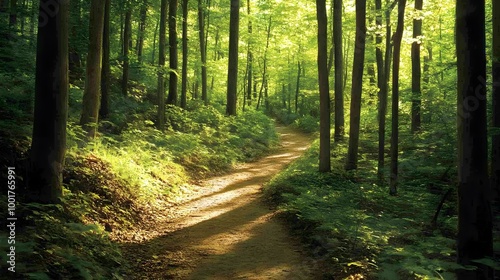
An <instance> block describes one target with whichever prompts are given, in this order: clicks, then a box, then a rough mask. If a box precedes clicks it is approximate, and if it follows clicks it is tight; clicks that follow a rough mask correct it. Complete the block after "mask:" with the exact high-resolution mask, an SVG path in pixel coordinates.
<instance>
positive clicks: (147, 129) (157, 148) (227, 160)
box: [0, 77, 278, 279]
mask: <svg viewBox="0 0 500 280" xmlns="http://www.w3.org/2000/svg"><path fill="white" fill-rule="evenodd" d="M8 79H11V78H8ZM6 80H7V78H5V77H3V78H2V77H0V83H1V82H2V81H6ZM141 94H144V93H143V92H142V93H137V95H136V96H133V97H131V98H123V97H120V96H118V95H117V96H113V98H112V100H113V102H112V108H113V109H112V111H111V113H110V115H109V118H108V119H106V120H102V121H101V122H100V125H99V137H97V138H96V139H95V140H93V141H90V142H87V141H86V140H85V139H86V138H85V133H84V132H83V131H82V129H81V127H80V126H79V125H78V124H77V121H78V114H79V110H78V106H76V104H79V103H80V102H81V97H82V89H81V88H80V87H78V86H76V85H74V86H72V88H71V90H70V104H73V105H74V106H70V108H73V109H72V110H71V111H70V115H69V123H68V131H67V153H66V164H65V170H64V176H63V178H64V180H63V184H64V195H63V198H62V202H61V203H60V204H59V205H41V204H36V203H23V202H22V200H21V198H19V201H20V203H19V204H18V209H17V210H16V215H18V219H19V221H20V222H19V223H18V224H17V228H16V237H17V239H16V254H17V255H16V257H17V260H18V262H17V264H16V277H17V279H126V276H124V275H126V274H127V263H126V258H125V257H124V256H123V255H122V253H121V250H120V248H119V245H118V242H119V240H120V233H121V232H124V231H127V230H128V229H131V228H133V227H135V226H137V225H138V224H140V223H142V222H143V221H145V220H146V219H148V220H151V217H153V216H154V215H156V213H157V212H158V211H159V209H160V208H161V207H165V206H168V205H171V203H175V201H176V200H177V199H180V198H182V196H183V194H184V192H187V191H189V190H188V189H189V188H191V186H190V182H191V181H193V180H197V179H200V178H204V177H208V176H212V175H215V174H219V173H223V172H226V171H228V170H229V169H230V168H231V167H232V166H233V165H234V164H235V163H237V162H243V161H251V160H253V159H256V158H258V157H261V156H262V155H264V154H266V153H268V152H269V151H270V150H271V149H272V148H273V147H274V146H275V144H276V143H277V140H278V139H277V133H276V131H275V129H274V122H273V121H272V120H271V119H270V118H268V117H267V116H265V115H264V114H263V113H262V112H258V111H247V112H244V113H241V114H240V115H238V116H236V117H227V116H225V115H224V113H223V112H222V110H221V108H216V107H212V106H203V105H202V104H201V103H200V102H197V101H191V102H190V103H189V106H188V108H187V109H186V110H184V109H181V108H179V107H174V106H170V107H167V109H166V120H167V129H166V131H164V132H161V131H158V130H157V129H155V125H154V124H155V121H156V120H155V107H154V105H152V104H151V103H149V102H148V101H147V100H144V99H141V96H140V95H141ZM12 98H13V97H11V96H10V95H7V93H5V94H0V104H19V106H18V105H15V106H10V107H9V106H4V107H3V108H5V111H0V115H1V116H2V119H1V120H0V128H1V134H0V136H1V138H0V151H1V152H2V153H1V157H0V166H1V167H2V170H7V167H8V166H15V167H16V173H17V179H16V180H17V189H18V190H19V193H22V190H23V188H24V187H25V186H24V177H25V174H26V169H27V167H28V159H29V145H30V142H31V140H30V133H31V112H30V106H25V105H23V104H25V103H26V102H29V96H28V95H26V96H21V95H17V94H16V95H15V98H16V99H15V100H14V99H12ZM75 108H76V109H75ZM27 109H28V110H27ZM124 112H126V113H124ZM1 176H2V178H3V177H4V176H6V172H3V171H2V175H1ZM5 180H6V178H5ZM4 193H6V191H5V192H2V195H0V207H1V209H7V205H4V204H5V203H6V201H7V198H6V197H5V196H4ZM2 223H3V222H2ZM5 228H6V226H5V225H4V224H2V231H1V232H0V248H1V249H2V251H7V249H8V248H7V247H6V246H8V243H7V240H6V238H7V236H8V235H7V232H5ZM6 257H7V256H6V255H5V254H3V255H2V257H1V261H2V264H1V265H0V266H1V269H2V270H3V271H6V269H7V268H6V264H7V263H6V261H7V259H6ZM28 259H29V260H30V261H26V260H28Z"/></svg>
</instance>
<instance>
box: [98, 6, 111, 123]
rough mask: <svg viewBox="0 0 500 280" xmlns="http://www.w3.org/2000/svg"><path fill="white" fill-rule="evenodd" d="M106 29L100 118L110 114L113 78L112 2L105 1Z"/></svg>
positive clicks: (103, 44) (103, 45)
mask: <svg viewBox="0 0 500 280" xmlns="http://www.w3.org/2000/svg"><path fill="white" fill-rule="evenodd" d="M104 2H106V4H105V7H104V28H103V37H102V70H101V71H102V72H101V107H100V109H99V116H100V117H101V118H106V117H107V116H108V114H109V86H110V83H109V82H110V78H111V69H110V65H109V54H110V41H109V36H110V33H109V25H110V13H111V0H104Z"/></svg>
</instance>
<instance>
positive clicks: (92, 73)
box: [80, 0, 106, 138]
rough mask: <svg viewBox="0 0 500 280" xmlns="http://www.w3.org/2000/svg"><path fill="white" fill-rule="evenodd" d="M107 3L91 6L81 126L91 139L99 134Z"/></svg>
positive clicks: (95, 1) (99, 1)
mask: <svg viewBox="0 0 500 280" xmlns="http://www.w3.org/2000/svg"><path fill="white" fill-rule="evenodd" d="M105 4H106V2H105V1H101V0H92V2H91V4H90V20H89V23H90V28H89V52H88V55H87V73H86V80H85V90H84V91H83V106H82V116H81V118H80V124H81V125H82V126H83V129H84V130H85V131H86V132H87V136H88V137H89V138H94V137H95V135H96V132H97V120H98V117H99V103H100V102H99V101H100V98H99V97H100V96H99V95H100V86H101V62H102V57H101V55H102V37H103V36H102V35H103V31H104V6H105Z"/></svg>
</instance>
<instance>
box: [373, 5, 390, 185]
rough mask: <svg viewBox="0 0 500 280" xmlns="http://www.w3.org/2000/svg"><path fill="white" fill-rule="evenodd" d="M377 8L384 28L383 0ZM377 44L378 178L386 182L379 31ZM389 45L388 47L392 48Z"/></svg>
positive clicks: (384, 81) (384, 102)
mask: <svg viewBox="0 0 500 280" xmlns="http://www.w3.org/2000/svg"><path fill="white" fill-rule="evenodd" d="M375 9H376V11H377V17H376V18H375V24H376V25H377V29H378V28H380V29H382V14H381V13H382V0H375ZM375 43H376V45H377V47H376V49H375V55H376V59H377V85H378V88H379V92H378V99H379V103H378V164H377V178H378V180H379V182H380V183H383V182H384V165H385V120H386V115H387V79H386V77H385V74H386V73H385V69H384V57H383V54H382V48H381V44H382V35H381V34H380V33H379V32H377V33H376V37H375ZM390 47H391V46H390V45H387V46H386V48H390Z"/></svg>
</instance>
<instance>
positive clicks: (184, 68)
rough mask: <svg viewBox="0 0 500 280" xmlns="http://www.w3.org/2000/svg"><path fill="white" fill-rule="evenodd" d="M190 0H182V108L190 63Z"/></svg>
mask: <svg viewBox="0 0 500 280" xmlns="http://www.w3.org/2000/svg"><path fill="white" fill-rule="evenodd" d="M187 20H188V0H182V81H181V108H186V105H187V104H186V103H187V63H188V22H187Z"/></svg>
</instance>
